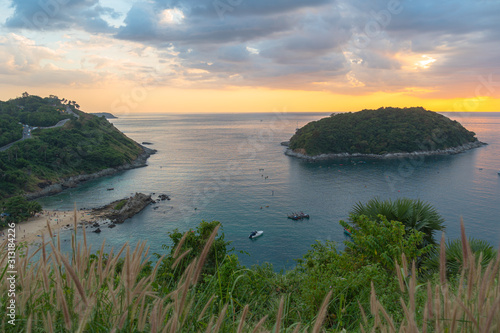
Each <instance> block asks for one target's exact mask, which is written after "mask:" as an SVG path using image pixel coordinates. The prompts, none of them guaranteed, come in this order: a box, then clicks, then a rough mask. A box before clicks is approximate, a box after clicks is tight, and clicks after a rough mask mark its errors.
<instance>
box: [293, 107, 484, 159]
mask: <svg viewBox="0 0 500 333" xmlns="http://www.w3.org/2000/svg"><path fill="white" fill-rule="evenodd" d="M475 141H477V139H476V138H475V133H474V132H470V131H468V130H467V129H465V128H464V127H463V126H462V125H460V124H459V123H458V122H456V121H453V120H450V119H449V118H447V117H445V116H443V115H440V114H438V113H435V112H431V111H426V110H425V109H423V108H421V107H413V108H403V109H400V108H390V107H388V108H379V109H378V110H362V111H359V112H354V113H351V112H349V113H340V114H333V115H331V116H330V117H328V118H323V119H321V120H318V121H313V122H310V123H309V124H307V125H305V126H304V127H302V128H301V129H299V130H297V132H296V133H295V135H294V136H293V137H292V138H291V139H290V148H291V149H293V150H299V151H302V152H305V153H306V154H308V155H319V154H329V153H333V154H340V153H349V154H355V153H361V154H386V153H396V152H414V151H427V150H437V149H446V148H452V147H456V146H460V145H463V144H465V143H468V142H475Z"/></svg>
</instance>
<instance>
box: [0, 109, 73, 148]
mask: <svg viewBox="0 0 500 333" xmlns="http://www.w3.org/2000/svg"><path fill="white" fill-rule="evenodd" d="M66 112H67V113H69V114H71V115H73V116H75V117H76V118H77V119H78V118H80V116H79V115H77V114H76V113H74V112H73V110H71V108H70V107H69V106H66ZM68 121H70V119H64V120H61V121H60V122H58V123H57V124H55V125H54V126H49V127H33V126H29V125H25V124H22V125H23V137H22V139H19V140H17V141H14V142H11V143H9V144H8V145H5V146H3V147H0V151H5V150H7V149H9V148H10V147H12V145H14V144H16V143H18V142H21V141H23V140H27V139H31V131H32V130H33V129H35V128H41V129H45V128H56V127H61V126H64V124H66V123H67V122H68Z"/></svg>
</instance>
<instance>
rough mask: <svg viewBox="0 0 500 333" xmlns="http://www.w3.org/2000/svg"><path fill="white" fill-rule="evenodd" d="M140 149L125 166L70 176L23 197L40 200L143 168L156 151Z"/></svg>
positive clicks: (145, 148)
mask: <svg viewBox="0 0 500 333" xmlns="http://www.w3.org/2000/svg"><path fill="white" fill-rule="evenodd" d="M141 147H142V153H141V154H139V156H137V158H136V159H135V160H134V161H132V162H131V163H126V164H124V165H121V166H119V167H116V168H108V169H104V170H101V171H98V172H95V173H91V174H84V175H78V176H72V177H69V178H66V179H63V180H62V181H60V182H58V183H56V184H51V185H48V186H46V187H44V188H43V189H41V190H40V191H37V192H32V193H27V194H25V197H26V199H28V200H33V199H37V198H41V197H45V196H49V195H54V194H57V193H60V192H62V191H64V190H65V189H67V188H72V187H76V186H78V185H79V184H81V183H84V182H87V181H89V180H93V179H97V178H101V177H106V176H111V175H114V174H115V173H117V172H120V171H124V170H130V169H136V168H141V167H145V166H146V165H147V164H146V161H147V159H148V158H149V157H150V156H151V155H153V154H155V153H156V152H157V150H156V149H151V148H147V147H144V146H141Z"/></svg>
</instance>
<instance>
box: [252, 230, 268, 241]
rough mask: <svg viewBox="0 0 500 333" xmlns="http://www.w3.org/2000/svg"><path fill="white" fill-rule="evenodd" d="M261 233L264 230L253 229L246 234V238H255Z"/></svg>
mask: <svg viewBox="0 0 500 333" xmlns="http://www.w3.org/2000/svg"><path fill="white" fill-rule="evenodd" d="M263 233H264V231H262V230H259V231H257V230H255V231H252V232H251V233H250V236H248V238H250V239H254V238H257V237H259V236H262V234H263Z"/></svg>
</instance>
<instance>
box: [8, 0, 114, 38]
mask: <svg viewBox="0 0 500 333" xmlns="http://www.w3.org/2000/svg"><path fill="white" fill-rule="evenodd" d="M11 6H12V7H13V9H14V12H13V14H12V16H10V17H8V18H7V20H6V21H5V27H7V28H11V29H29V30H42V31H47V30H67V29H75V28H76V29H83V30H85V31H88V32H91V33H111V32H113V31H114V28H112V27H111V26H110V25H109V24H108V23H107V21H106V20H105V19H104V18H105V17H109V18H114V19H116V18H117V17H119V15H120V14H119V13H117V12H116V11H114V10H113V9H112V8H109V7H103V6H101V5H100V4H99V0H23V1H12V5H11Z"/></svg>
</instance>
